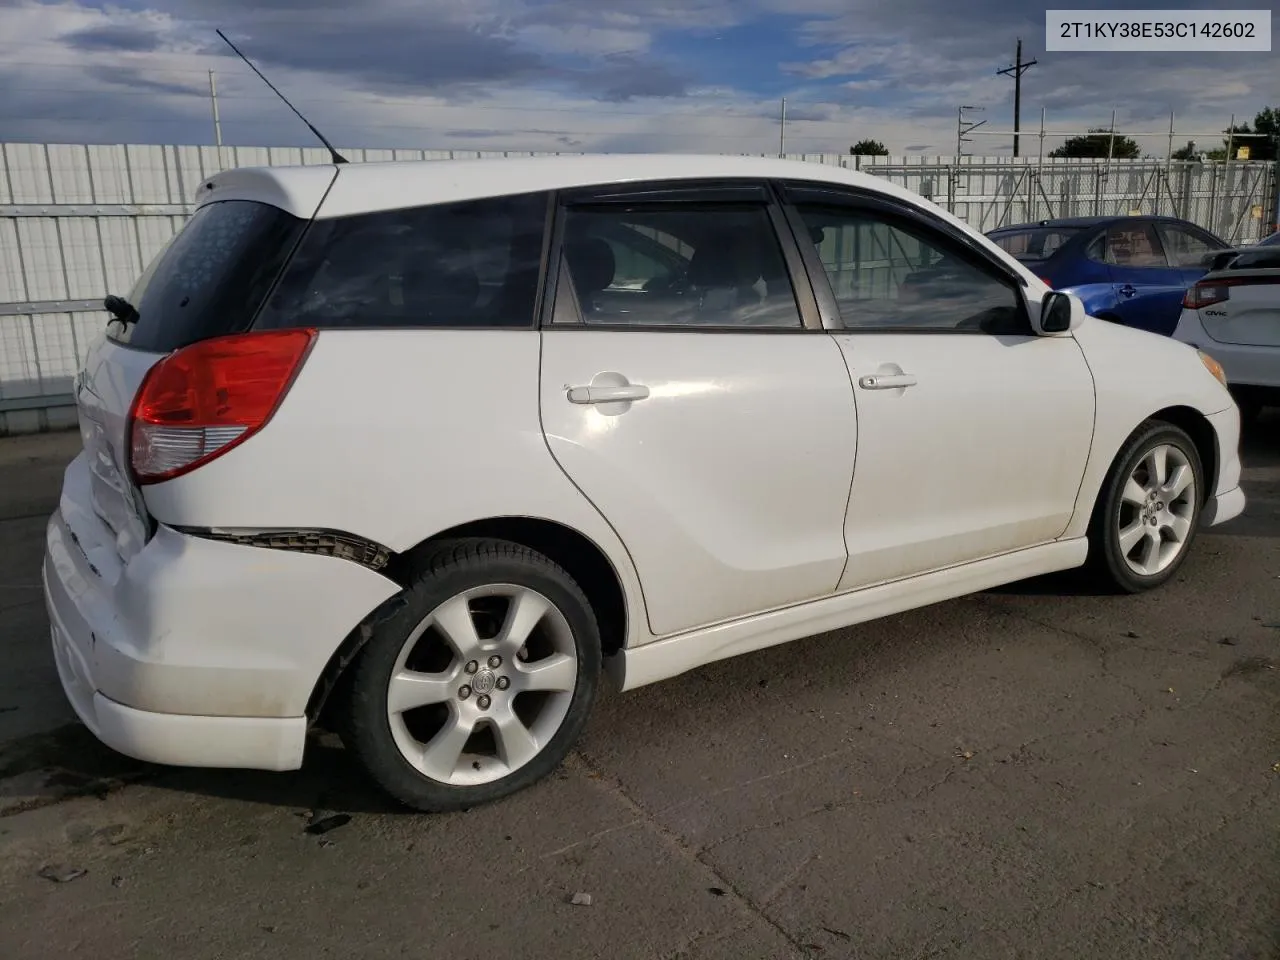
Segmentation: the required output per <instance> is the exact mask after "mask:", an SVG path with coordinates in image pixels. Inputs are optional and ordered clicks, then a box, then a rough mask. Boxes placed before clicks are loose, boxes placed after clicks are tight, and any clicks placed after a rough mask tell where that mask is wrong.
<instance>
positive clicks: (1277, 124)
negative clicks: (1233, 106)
mask: <svg viewBox="0 0 1280 960" xmlns="http://www.w3.org/2000/svg"><path fill="white" fill-rule="evenodd" d="M1226 132H1227V133H1228V134H1236V133H1261V134H1263V135H1264V136H1261V137H1239V138H1236V137H1230V138H1228V137H1223V139H1222V151H1221V153H1222V155H1223V156H1224V157H1225V156H1226V151H1227V144H1228V143H1230V144H1231V153H1232V156H1233V157H1234V156H1235V154H1236V151H1237V150H1238V149H1239V148H1240V147H1246V146H1247V147H1248V148H1249V159H1250V160H1275V159H1276V138H1277V137H1280V108H1277V107H1265V108H1264V109H1262V110H1259V111H1258V115H1257V116H1256V117H1254V118H1253V124H1252V125H1250V124H1247V123H1237V124H1236V125H1235V126H1233V127H1229V128H1228V129H1227V131H1226ZM1215 152H1218V151H1215Z"/></svg>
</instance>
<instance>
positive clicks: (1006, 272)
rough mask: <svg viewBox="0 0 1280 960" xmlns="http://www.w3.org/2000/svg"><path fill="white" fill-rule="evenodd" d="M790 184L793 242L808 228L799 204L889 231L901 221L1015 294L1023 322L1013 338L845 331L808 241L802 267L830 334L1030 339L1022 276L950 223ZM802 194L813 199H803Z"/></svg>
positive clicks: (918, 330) (951, 331)
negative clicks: (856, 214)
mask: <svg viewBox="0 0 1280 960" xmlns="http://www.w3.org/2000/svg"><path fill="white" fill-rule="evenodd" d="M793 183H795V181H790V182H788V183H787V184H786V185H785V186H786V193H785V196H786V197H787V200H786V202H785V209H786V211H787V218H788V223H789V225H790V227H791V230H792V233H793V239H795V240H797V241H798V239H799V237H802V236H803V237H807V236H808V232H809V228H808V225H807V224H806V223H805V222H804V217H803V215H802V214H801V213H800V204H805V205H813V206H828V207H830V208H832V209H836V210H839V209H842V208H843V209H848V210H853V211H864V212H869V213H871V214H872V215H873V216H877V217H879V218H882V219H884V220H885V221H886V222H887V223H889V224H890V225H891V226H892V225H893V221H895V220H897V221H899V222H904V223H907V224H910V225H911V226H913V227H915V228H916V229H917V230H919V231H921V232H922V234H923V239H926V240H927V239H928V238H929V235H930V234H933V235H936V236H939V237H940V238H941V243H940V244H939V246H941V248H942V250H943V251H944V252H951V251H954V254H953V255H955V254H958V257H957V258H958V259H960V260H962V261H964V262H966V263H969V264H970V265H971V266H973V267H974V268H975V269H978V270H980V271H982V272H983V273H985V274H987V275H988V276H990V277H991V278H992V279H993V280H996V281H998V282H1000V283H1002V284H1004V285H1005V286H1007V287H1008V288H1009V289H1010V290H1011V291H1012V292H1013V294H1014V298H1015V300H1016V301H1017V304H1018V315H1019V318H1020V320H1021V321H1022V326H1023V328H1024V329H1023V330H1022V331H1020V332H1017V333H991V332H988V331H986V330H977V329H960V328H956V327H917V326H905V325H904V326H891V327H890V326H886V327H859V326H846V325H845V322H844V318H843V316H842V315H841V312H840V306H839V302H838V300H837V298H836V295H835V291H834V290H833V289H832V286H831V279H830V277H829V276H828V275H827V269H826V267H825V266H824V265H823V263H822V257H821V256H820V255H819V253H818V248H817V245H816V244H814V243H812V242H809V243H807V244H805V245H804V246H803V247H802V248H801V249H802V251H803V256H804V261H805V265H806V268H807V270H808V272H809V279H810V283H811V284H812V287H813V291H814V294H815V296H816V299H817V301H818V303H819V304H820V308H821V310H822V313H823V318H822V320H823V326H824V328H825V329H827V330H829V331H831V332H839V333H850V334H864V333H865V334H894V333H896V334H904V333H905V334H913V335H916V334H925V335H928V334H935V335H946V336H956V335H959V336H973V335H975V334H976V335H978V336H984V337H1034V336H1035V335H1036V334H1035V328H1034V327H1033V326H1032V323H1031V315H1030V311H1029V308H1028V305H1027V298H1026V295H1025V291H1026V287H1027V281H1026V278H1024V277H1023V276H1022V275H1021V274H1019V273H1017V272H1016V271H1014V270H1012V269H1011V268H1009V267H1008V265H1007V264H1003V263H1001V262H1000V261H999V260H997V259H996V258H995V257H992V256H991V255H990V253H989V252H988V251H986V250H984V249H982V248H981V247H980V246H979V245H977V244H975V243H974V242H973V241H972V240H971V239H970V238H968V237H965V236H964V235H963V234H961V233H959V232H958V231H956V230H955V229H954V228H953V227H951V225H950V224H947V223H946V222H945V221H943V220H941V219H940V218H938V217H933V216H930V215H928V214H927V213H924V212H922V211H918V210H916V209H913V207H912V205H910V204H907V203H904V202H901V201H896V200H894V199H893V198H890V197H881V196H877V195H874V194H872V193H871V192H870V191H866V190H859V189H857V188H850V189H843V188H840V187H834V186H833V187H831V188H827V187H825V185H823V186H819V188H818V189H816V190H814V189H811V188H810V187H808V186H807V185H806V186H805V187H804V188H803V189H799V190H797V189H795V188H793V187H792V186H791V184H793ZM806 195H807V196H808V197H812V199H805V197H806Z"/></svg>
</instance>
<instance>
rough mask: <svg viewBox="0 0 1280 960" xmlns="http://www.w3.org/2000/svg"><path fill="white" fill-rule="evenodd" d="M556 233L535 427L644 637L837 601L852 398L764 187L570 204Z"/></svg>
mask: <svg viewBox="0 0 1280 960" xmlns="http://www.w3.org/2000/svg"><path fill="white" fill-rule="evenodd" d="M779 226H781V227H782V229H781V231H779V229H778V228H779ZM556 235H557V242H556V244H555V247H554V249H555V250H556V251H557V253H556V256H557V258H558V261H553V263H557V270H555V271H552V275H553V277H556V278H557V279H556V282H555V283H554V285H553V286H552V289H551V290H550V291H549V293H550V297H549V303H550V314H551V317H550V321H549V322H548V323H546V324H544V331H543V345H542V380H541V410H542V424H543V430H544V432H545V435H546V440H547V443H548V445H549V447H550V449H551V452H552V454H553V455H554V456H555V458H556V460H557V461H558V462H559V464H560V465H561V467H562V468H563V470H564V471H565V473H566V474H567V475H568V476H569V477H570V478H571V479H572V480H573V482H574V483H575V484H576V485H577V486H578V488H579V489H580V490H581V491H582V492H583V493H584V494H585V495H586V497H587V498H588V499H590V500H591V502H592V503H593V504H594V505H595V506H596V508H597V509H598V510H599V511H600V513H601V514H602V515H603V516H604V517H605V518H606V519H607V520H608V521H609V523H610V524H611V525H612V526H613V527H614V529H615V530H616V531H617V532H618V534H619V536H620V537H621V539H622V541H623V543H624V544H625V545H626V547H627V550H628V551H629V552H630V555H631V557H632V560H633V561H634V563H635V565H636V570H637V572H638V575H639V579H640V584H641V587H642V590H643V592H644V598H645V603H646V607H647V610H648V617H649V625H650V628H651V630H652V632H653V633H654V634H656V635H667V634H672V633H677V632H680V631H684V630H688V629H692V628H695V627H698V626H702V625H705V624H709V623H713V622H717V621H723V620H729V619H733V618H737V617H742V616H745V615H749V614H752V613H756V612H760V611H764V610H769V609H773V608H777V607H781V606H786V605H788V604H793V603H797V602H801V601H805V600H810V599H813V598H816V597H821V596H825V595H829V594H831V593H832V592H833V591H834V590H835V589H836V587H837V585H838V583H839V581H840V576H841V573H842V571H843V569H844V565H845V560H846V553H845V545H844V519H845V507H846V505H847V502H848V497H849V486H850V482H851V478H852V475H853V459H854V451H855V447H856V441H857V436H856V431H857V418H856V408H855V405H854V399H853V388H852V384H851V382H850V380H849V375H848V371H847V370H846V369H845V363H844V359H843V356H842V354H841V351H840V348H839V346H838V345H837V344H836V343H835V342H834V341H833V340H832V339H831V337H830V336H828V335H827V334H826V333H825V332H824V331H823V330H822V327H821V321H820V319H819V316H818V313H817V308H816V304H815V302H814V300H813V296H812V291H811V290H810V289H809V287H808V283H807V281H805V282H803V283H801V284H799V285H798V286H799V287H800V290H801V296H799V297H797V293H796V287H797V285H796V284H794V283H793V280H792V277H793V275H799V276H800V277H802V278H803V277H804V271H803V267H802V266H801V264H800V259H799V253H798V251H797V250H796V248H795V245H794V241H793V240H792V238H791V237H790V235H789V231H787V229H786V227H785V223H784V221H783V220H782V219H781V215H780V213H779V211H778V209H777V207H776V205H774V204H773V202H772V201H771V198H770V193H769V191H768V188H767V186H766V185H765V184H760V183H750V182H742V181H738V182H734V181H727V182H724V183H721V184H719V185H702V186H697V185H689V186H684V187H681V186H680V185H678V184H670V183H668V184H665V185H664V184H649V185H634V186H630V187H627V188H626V189H622V190H619V189H618V188H612V189H610V190H609V191H604V192H600V191H596V192H578V193H574V194H569V195H566V196H565V197H563V198H562V204H561V209H560V211H559V214H558V217H557V228H556Z"/></svg>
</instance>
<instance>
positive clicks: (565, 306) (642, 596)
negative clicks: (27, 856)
mask: <svg viewBox="0 0 1280 960" xmlns="http://www.w3.org/2000/svg"><path fill="white" fill-rule="evenodd" d="M109 309H110V310H111V312H112V314H113V315H114V317H115V319H114V321H113V322H111V323H110V324H109V325H108V327H107V330H106V332H105V334H104V335H103V336H101V337H100V338H99V339H98V340H97V342H96V343H94V344H93V345H92V347H91V348H90V350H89V353H88V358H87V360H86V362H85V366H84V368H83V370H82V372H81V373H80V374H79V376H78V377H77V383H76V396H77V404H78V407H79V414H80V424H81V433H82V436H83V442H84V450H83V451H82V452H81V453H80V454H79V456H77V457H76V458H75V460H74V461H72V463H71V464H70V465H69V466H68V468H67V470H66V474H65V478H64V482H63V489H62V497H61V501H60V504H59V507H58V510H57V512H56V513H55V514H54V516H53V517H52V518H51V519H50V522H49V525H48V533H47V541H46V555H45V562H44V582H45V596H46V601H47V606H48V610H49V619H50V622H51V624H52V645H53V650H54V655H55V659H56V662H57V667H58V672H59V675H60V677H61V680H62V685H63V688H64V690H65V691H66V694H67V697H68V698H69V700H70V702H71V703H72V705H73V706H74V708H75V710H76V711H77V713H78V714H79V716H80V717H81V718H82V719H83V720H84V722H85V723H86V724H87V725H88V726H89V727H90V729H92V730H93V732H94V733H95V734H97V735H98V736H99V737H100V738H101V739H102V740H103V741H105V742H106V743H107V744H109V745H111V746H112V747H115V748H116V749H118V750H120V751H122V752H124V753H127V754H130V755H132V756H135V757H139V758H141V759H144V760H150V761H153V762H157V763H168V764H181V765H193V766H211V767H249V768H260V769H268V770H290V769H295V768H297V767H298V766H299V765H300V764H301V763H302V759H303V751H304V746H305V744H306V742H307V730H308V728H309V727H310V726H311V725H312V724H315V723H317V722H324V723H326V724H328V725H330V729H336V730H337V731H338V732H339V733H340V734H341V736H342V737H343V739H344V741H345V743H346V744H347V746H348V748H349V749H350V750H351V751H352V752H353V753H354V755H355V756H356V757H357V758H358V759H359V761H360V762H361V763H363V765H364V767H365V768H366V769H367V770H368V772H369V773H370V775H371V776H372V778H373V779H374V780H375V781H376V782H377V783H379V784H381V786H382V787H383V788H384V789H385V790H386V791H388V792H389V793H390V794H392V795H393V796H395V797H398V798H399V799H400V800H402V801H404V802H405V803H406V804H409V805H411V806H413V807H417V808H420V809H424V810H452V809H460V808H465V807H469V806H472V805H474V804H477V803H481V802H484V801H487V800H493V799H495V798H497V797H500V796H503V795H505V794H509V793H511V792H512V791H515V790H518V789H520V788H522V787H525V786H528V785H530V784H532V783H534V782H535V781H537V780H538V779H539V778H541V777H543V776H545V775H546V774H547V773H548V772H550V771H551V770H552V769H554V768H555V767H556V765H557V764H559V763H560V761H561V760H562V759H563V758H564V757H565V755H566V754H567V753H568V751H569V750H570V749H571V747H572V746H573V744H574V741H575V740H576V739H577V737H578V735H579V733H580V732H581V730H582V728H583V724H584V723H585V721H586V718H587V715H588V712H589V711H590V708H591V705H592V702H593V700H594V699H595V697H596V693H597V690H598V686H599V681H600V674H601V670H602V669H604V670H607V671H608V673H609V674H610V675H611V676H612V678H613V680H614V681H615V682H616V685H617V687H618V688H620V689H622V690H629V689H633V688H635V687H639V686H642V685H644V684H648V683H653V682H655V681H658V680H662V679H664V678H667V677H673V676H675V675H677V674H680V673H682V672H684V671H686V670H690V669H692V668H694V667H697V666H699V665H701V664H706V663H710V662H712V661H715V660H721V659H723V658H726V657H731V656H735V655H738V654H744V653H747V652H750V651H753V650H759V649H761V648H763V647H768V646H771V645H773V644H779V643H784V642H787V641H791V640H796V639H798V638H801V637H805V636H808V635H811V634H814V633H819V632H823V631H827V630H833V629H836V628H839V627H842V626H846V625H849V624H854V623H860V622H863V621H867V620H871V619H874V618H876V617H882V616H886V615H889V614H893V613H898V612H901V611H904V610H908V609H911V608H914V607H919V606H923V605H926V604H932V603H936V602H938V601H941V600H944V599H947V598H950V597H957V596H961V595H963V594H968V593H972V592H975V591H980V590H985V589H988V588H990V587H994V586H996V585H998V584H1002V583H1007V582H1010V581H1014V580H1020V579H1023V578H1026V577H1031V576H1035V575H1038V574H1043V573H1048V572H1050V571H1054V570H1065V569H1068V568H1073V567H1080V566H1082V565H1085V564H1088V565H1090V566H1091V567H1092V569H1093V570H1094V571H1095V573H1096V575H1097V576H1098V577H1099V578H1101V579H1102V581H1103V582H1105V583H1107V584H1109V585H1110V586H1111V587H1112V588H1114V589H1116V590H1120V591H1129V592H1139V591H1145V590H1151V589H1153V588H1156V587H1159V586H1160V585H1162V584H1164V583H1166V582H1167V581H1168V580H1169V579H1170V578H1171V577H1173V576H1175V575H1176V573H1177V571H1178V569H1179V566H1180V564H1181V563H1182V562H1183V560H1184V559H1185V558H1186V556H1187V555H1188V551H1189V548H1190V546H1191V544H1192V543H1193V541H1194V538H1195V536H1196V531H1197V529H1198V528H1199V527H1201V526H1203V525H1212V524H1216V523H1220V522H1222V521H1225V520H1229V519H1231V518H1232V517H1235V516H1237V515H1238V514H1239V513H1240V512H1241V511H1242V510H1243V509H1244V503H1245V496H1244V493H1243V491H1242V490H1241V489H1240V460H1239V457H1238V455H1237V447H1238V442H1239V427H1240V422H1239V413H1238V411H1237V409H1236V406H1235V404H1234V403H1233V402H1232V400H1231V396H1230V394H1229V393H1228V392H1227V389H1226V386H1225V384H1224V383H1223V381H1222V379H1221V369H1220V368H1219V367H1218V365H1217V364H1216V363H1215V362H1214V361H1213V360H1212V359H1211V358H1209V357H1208V356H1206V355H1204V354H1201V353H1199V352H1198V351H1196V350H1192V349H1190V348H1188V347H1187V346H1185V345H1184V344H1181V343H1177V342H1175V341H1173V340H1170V339H1168V338H1165V337H1155V336H1151V335H1149V334H1145V333H1142V332H1139V331H1136V330H1130V329H1126V328H1124V327H1120V326H1116V325H1114V324H1110V323H1103V322H1100V321H1098V320H1096V319H1094V318H1092V317H1089V316H1087V315H1086V314H1085V311H1084V307H1083V304H1081V302H1080V300H1079V299H1078V298H1076V297H1073V296H1070V295H1069V294H1065V293H1056V292H1054V291H1051V290H1049V288H1048V287H1046V286H1045V285H1044V284H1043V283H1041V282H1040V281H1039V280H1038V279H1037V278H1036V276H1035V275H1034V274H1032V273H1031V272H1029V271H1027V270H1026V269H1025V268H1024V267H1022V266H1021V265H1019V263H1018V262H1017V261H1016V260H1014V259H1013V258H1011V257H1009V256H1008V255H1007V254H1006V253H1004V252H1003V251H1001V250H1000V248H999V247H997V246H995V245H994V244H992V243H990V242H989V241H987V240H986V239H985V238H983V237H982V235H981V234H979V233H976V232H975V231H973V230H972V229H971V228H969V227H967V226H965V225H964V224H963V223H961V222H960V221H959V220H957V219H956V218H955V217H952V216H950V215H948V214H947V213H945V212H944V211H942V210H939V209H938V208H937V207H936V206H934V205H933V204H931V203H929V202H928V201H926V200H924V199H922V198H921V197H919V196H916V195H914V194H912V193H910V192H909V191H907V190H906V189H904V188H902V187H898V186H895V185H893V184H891V183H889V182H887V181H885V180H882V179H879V178H876V177H872V176H869V175H867V174H862V173H857V172H854V171H850V170H844V169H841V168H839V167H835V166H824V165H821V164H814V163H801V162H795V161H782V160H766V159H753V158H747V157H681V156H640V157H627V156H605V157H599V156H595V157H592V156H583V157H547V158H536V159H521V160H473V161H427V162H418V163H367V164H344V165H323V166H322V165H314V166H306V167H293V168H284V167H274V168H269V169H238V170H229V171H226V172H224V173H219V174H217V175H215V176H213V177H211V178H210V179H209V180H207V181H206V182H205V183H204V184H203V186H202V187H201V189H200V191H199V193H198V196H197V198H196V210H195V213H194V214H193V215H192V217H191V218H190V219H189V220H188V221H187V223H186V225H185V226H184V227H183V229H182V231H181V233H179V234H178V236H177V237H176V238H175V239H174V241H173V242H172V243H171V244H170V245H169V246H168V247H167V248H166V249H165V251H164V252H163V253H161V254H160V255H159V256H158V257H157V258H156V260H155V261H154V262H153V263H152V264H151V266H150V267H148V268H147V270H146V271H145V272H144V273H143V275H142V277H141V279H140V280H139V281H138V283H137V285H136V286H135V288H134V290H133V291H132V292H131V293H129V294H128V295H127V299H126V298H120V297H115V298H111V302H110V306H109ZM806 655H807V654H806V653H805V652H804V651H798V652H797V654H796V656H798V657H800V658H803V657H805V656H806Z"/></svg>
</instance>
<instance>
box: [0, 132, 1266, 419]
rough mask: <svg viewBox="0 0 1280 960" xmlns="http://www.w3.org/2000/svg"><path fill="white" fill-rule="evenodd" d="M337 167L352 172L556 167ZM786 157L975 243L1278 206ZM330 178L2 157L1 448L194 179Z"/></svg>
mask: <svg viewBox="0 0 1280 960" xmlns="http://www.w3.org/2000/svg"><path fill="white" fill-rule="evenodd" d="M340 152H341V153H342V154H343V155H344V156H346V157H348V158H349V159H350V160H351V161H352V162H355V163H370V162H379V161H392V160H401V161H403V160H445V159H463V158H487V157H523V156H552V155H554V154H552V153H548V152H535V153H529V152H523V151H521V152H516V151H510V152H503V151H462V150H457V151H453V150H417V149H401V150H392V149H375V148H360V147H355V148H340ZM788 157H789V158H790V159H795V160H804V161H807V162H810V163H822V164H832V165H837V166H842V167H852V168H858V169H861V170H863V171H865V172H867V173H871V174H873V175H875V176H878V177H883V178H884V179H886V180H889V181H891V182H894V183H897V184H900V185H901V186H903V187H905V188H907V189H908V190H911V191H913V192H915V193H918V194H920V195H922V196H925V197H928V198H929V199H931V200H933V201H934V202H935V203H937V204H939V205H940V206H942V207H943V208H945V209H947V210H949V211H950V212H952V213H953V214H955V215H956V216H957V217H959V218H960V219H962V220H964V221H966V222H967V223H969V224H970V225H972V226H974V227H976V228H978V229H979V230H984V231H986V230H991V229H992V228H994V227H996V226H1000V225H1002V224H1009V223H1016V222H1020V221H1027V220H1039V219H1045V218H1049V217H1063V216H1087V215H1096V214H1122V215H1123V214H1127V213H1130V212H1142V213H1161V214H1173V215H1176V216H1180V217H1184V218H1185V219H1188V220H1191V221H1193V222H1195V223H1198V224H1201V225H1202V226H1205V227H1207V228H1209V229H1210V230H1212V231H1213V232H1214V233H1217V234H1218V235H1219V236H1222V237H1223V238H1225V239H1227V240H1230V241H1233V242H1238V241H1241V240H1249V239H1254V238H1257V237H1259V236H1261V235H1263V233H1265V232H1266V228H1267V226H1268V225H1269V224H1270V223H1271V221H1272V218H1273V216H1274V211H1275V209H1276V202H1277V199H1276V180H1275V168H1274V166H1273V165H1272V164H1267V163H1256V162H1255V163H1249V162H1233V163H1229V164H1223V163H1210V164H1199V163H1173V162H1169V161H1165V160H1117V161H1112V162H1110V163H1108V162H1106V161H1101V160H1061V159H1043V160H1042V159H1039V158H1017V159H1013V158H1009V157H924V156H906V157H850V156H846V155H843V154H830V153H828V154H788ZM328 162H329V154H328V151H327V150H324V149H323V148H320V147H229V146H228V147H216V146H193V145H160V144H39V143H35V144H32V143H0V435H4V434H5V433H8V432H18V431H25V430H30V429H39V428H42V427H48V426H54V425H61V424H65V423H70V422H74V411H73V410H70V409H68V405H69V403H70V392H69V391H70V384H71V379H72V377H73V376H74V373H75V370H76V368H77V367H78V365H79V364H80V363H81V362H82V360H83V358H84V355H85V352H86V350H87V349H88V347H89V344H90V343H91V342H92V339H93V338H94V337H96V336H98V335H100V333H101V331H102V328H103V326H104V324H105V315H104V314H103V313H101V312H100V311H99V310H98V309H97V307H98V304H99V303H100V301H101V298H102V297H103V295H104V294H105V293H106V292H107V291H109V290H113V291H122V290H127V289H128V288H129V287H130V286H132V284H133V281H134V279H135V278H136V277H137V276H138V274H139V273H140V272H141V271H142V269H143V267H144V266H145V265H146V264H147V263H148V262H149V261H150V260H151V259H152V258H153V257H154V256H155V255H156V254H157V253H158V252H159V251H160V249H161V248H162V247H163V246H164V244H166V243H167V242H168V241H169V240H170V239H171V238H172V237H173V235H174V233H176V231H177V230H178V229H179V228H180V227H181V225H182V223H183V221H184V220H185V218H186V216H187V214H188V213H189V212H190V209H191V207H190V201H191V198H192V197H193V196H194V195H195V192H196V189H197V188H198V186H199V185H200V183H201V182H202V181H203V180H204V179H206V178H207V177H209V176H211V175H213V174H214V173H215V172H217V171H219V170H224V169H229V168H234V167H249V166H279V165H288V164H324V163H328ZM833 255H834V254H833Z"/></svg>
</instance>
